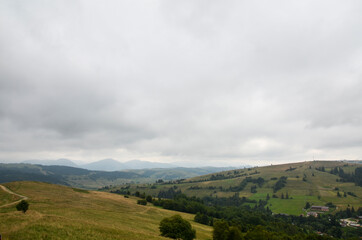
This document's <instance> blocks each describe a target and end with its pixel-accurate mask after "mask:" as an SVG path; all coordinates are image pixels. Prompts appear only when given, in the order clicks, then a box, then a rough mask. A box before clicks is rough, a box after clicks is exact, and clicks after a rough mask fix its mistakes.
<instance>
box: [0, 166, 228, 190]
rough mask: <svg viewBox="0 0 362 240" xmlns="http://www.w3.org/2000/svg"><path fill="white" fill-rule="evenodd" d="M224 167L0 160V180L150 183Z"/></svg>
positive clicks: (87, 185) (101, 184) (91, 184)
mask: <svg viewBox="0 0 362 240" xmlns="http://www.w3.org/2000/svg"><path fill="white" fill-rule="evenodd" d="M223 169H226V168H213V167H206V168H169V169H166V168H159V169H138V170H137V169H136V170H127V171H113V172H110V171H91V170H86V169H82V168H74V167H67V166H45V165H32V164H25V163H21V164H16V163H13V164H1V163H0V183H4V182H12V181H41V182H48V183H55V184H62V185H66V186H73V187H79V188H87V189H98V188H101V187H104V186H108V185H117V184H124V183H151V182H155V181H156V180H158V179H163V180H173V179H184V178H190V177H195V176H199V175H204V174H208V173H213V172H218V171H220V170H223Z"/></svg>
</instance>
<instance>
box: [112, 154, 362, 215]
mask: <svg viewBox="0 0 362 240" xmlns="http://www.w3.org/2000/svg"><path fill="white" fill-rule="evenodd" d="M361 167H362V164H358V163H350V162H349V163H347V162H340V161H313V162H300V163H292V164H283V165H275V166H266V167H255V168H249V169H239V170H231V171H224V172H220V173H214V174H208V175H204V176H199V177H195V178H190V179H187V180H184V181H176V182H175V181H174V182H165V183H158V184H153V185H130V186H120V187H117V188H113V189H111V190H112V191H117V190H118V191H119V192H125V191H130V192H131V193H134V192H136V191H139V192H141V193H143V192H145V193H146V194H151V195H153V196H154V197H158V196H161V197H162V194H161V195H160V192H161V193H162V192H166V191H169V189H170V188H173V190H172V191H181V192H182V193H184V194H186V195H188V196H197V197H200V198H209V199H210V198H217V199H221V198H223V197H224V198H230V197H238V198H243V197H245V198H248V199H249V200H255V201H247V202H246V203H245V204H248V205H250V206H254V205H255V204H256V202H259V200H267V204H266V207H268V208H269V209H271V210H272V211H273V212H274V213H287V214H294V215H299V214H304V213H306V211H305V210H303V208H304V206H305V205H306V203H307V202H309V203H310V204H311V205H326V204H328V203H332V204H333V205H335V206H336V207H332V208H331V211H336V210H339V209H345V208H347V207H348V206H351V207H352V206H353V207H354V208H356V209H357V208H358V207H362V187H361V186H357V185H356V182H355V181H357V180H358V179H356V178H357V176H355V171H356V168H361ZM361 170H362V168H361ZM334 171H337V172H334ZM339 172H340V173H339ZM342 173H343V175H342ZM341 176H342V177H341ZM349 178H353V181H352V180H351V179H349Z"/></svg>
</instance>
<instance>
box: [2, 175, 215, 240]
mask: <svg viewBox="0 0 362 240" xmlns="http://www.w3.org/2000/svg"><path fill="white" fill-rule="evenodd" d="M3 185H4V186H6V187H7V188H9V189H10V190H12V191H13V192H15V193H19V194H21V195H25V196H27V197H29V200H28V201H29V204H30V206H29V210H28V211H27V212H26V213H25V214H23V213H22V212H19V211H16V209H15V206H11V207H4V208H0V234H1V235H2V236H3V239H5V240H10V239H22V240H26V239H97V240H99V239H122V240H127V239H167V238H163V237H161V236H160V235H159V234H160V233H159V229H158V226H159V222H160V221H161V220H162V219H163V218H164V217H170V216H172V215H174V214H179V215H181V216H182V217H183V218H185V219H187V220H189V221H190V222H191V224H192V226H193V227H194V228H195V229H196V235H197V239H211V238H212V228H211V227H209V226H205V225H201V224H198V223H195V222H194V221H193V218H194V215H192V214H185V213H179V212H174V211H169V210H164V209H160V208H156V207H154V206H149V205H147V206H142V205H138V204H136V202H137V199H136V198H132V197H131V198H124V197H123V196H121V195H117V194H111V193H107V192H97V191H85V190H81V189H76V188H69V187H65V186H60V185H54V184H47V183H40V182H11V183H6V184H3ZM1 194H2V195H0V196H3V195H4V196H7V195H6V194H4V193H2V192H1ZM7 198H11V196H7ZM1 199H2V198H1Z"/></svg>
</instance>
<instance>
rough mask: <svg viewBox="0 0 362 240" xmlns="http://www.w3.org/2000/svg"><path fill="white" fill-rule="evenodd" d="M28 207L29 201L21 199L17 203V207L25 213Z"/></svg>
mask: <svg viewBox="0 0 362 240" xmlns="http://www.w3.org/2000/svg"><path fill="white" fill-rule="evenodd" d="M28 208H29V203H28V202H27V201H25V200H21V202H19V203H18V204H17V205H16V209H17V210H18V211H23V213H25V212H26V211H28Z"/></svg>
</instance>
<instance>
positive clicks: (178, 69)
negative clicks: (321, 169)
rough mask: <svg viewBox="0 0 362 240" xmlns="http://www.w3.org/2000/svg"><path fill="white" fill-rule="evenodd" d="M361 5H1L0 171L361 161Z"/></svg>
mask: <svg viewBox="0 0 362 240" xmlns="http://www.w3.org/2000/svg"><path fill="white" fill-rule="evenodd" d="M361 13H362V1H360V0H355V1H351V0H339V1H333V0H324V1H315V0H310V1H308V0H303V1H301V0H295V1H292V0H284V1H269V0H265V1H239V0H238V1H225V0H223V1H211V0H204V1H197V0H190V1H186V0H182V1H170V0H164V1H150V0H145V1H138V0H137V1H135V0H129V1H94V0H84V1H35V0H34V1H27V0H23V1H17V0H0V161H2V162H13V161H22V160H26V159H58V158H69V159H72V160H78V161H83V162H91V161H95V160H100V159H104V158H113V159H117V160H120V161H127V160H132V159H140V160H149V161H159V162H175V161H184V162H191V163H194V164H201V165H202V164H204V165H221V166H222V165H224V166H225V165H238V164H241V163H248V164H252V165H261V164H277V163H282V162H296V161H305V160H313V157H314V158H315V159H353V160H354V159H362V14H361Z"/></svg>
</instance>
